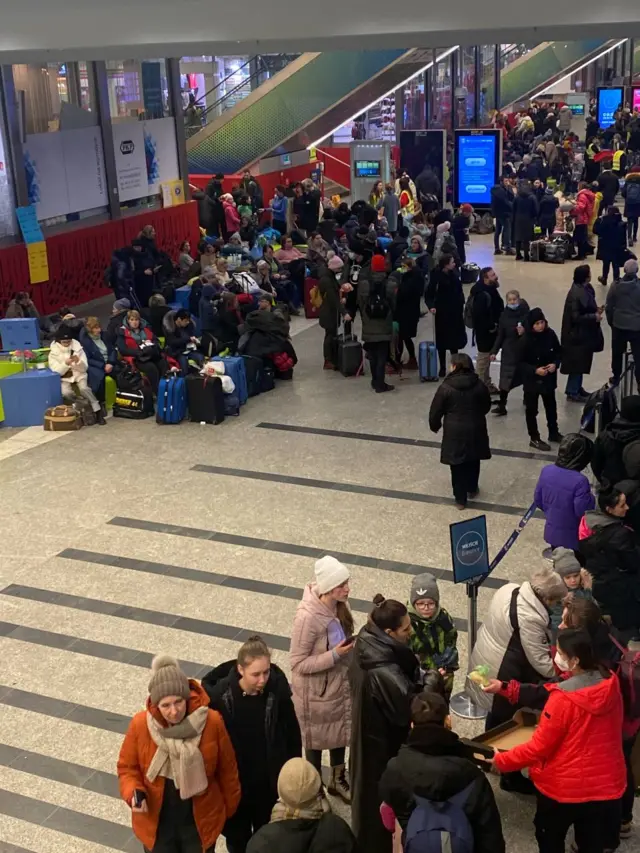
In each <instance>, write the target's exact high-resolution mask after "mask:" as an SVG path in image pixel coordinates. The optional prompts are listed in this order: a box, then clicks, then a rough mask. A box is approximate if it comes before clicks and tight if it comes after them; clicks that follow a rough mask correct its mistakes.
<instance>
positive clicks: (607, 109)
mask: <svg viewBox="0 0 640 853" xmlns="http://www.w3.org/2000/svg"><path fill="white" fill-rule="evenodd" d="M623 101H624V89H623V88H622V87H621V86H616V87H614V88H613V89H598V112H597V119H598V124H599V125H600V127H603V128H606V127H611V125H612V124H613V122H614V121H615V119H614V117H613V114H614V113H615V111H616V110H617V109H618V108H619V107H620V104H622V102H623Z"/></svg>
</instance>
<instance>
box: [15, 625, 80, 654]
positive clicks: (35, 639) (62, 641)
mask: <svg viewBox="0 0 640 853" xmlns="http://www.w3.org/2000/svg"><path fill="white" fill-rule="evenodd" d="M9 637H10V639H11V640H22V641H23V642H25V643H37V644H38V645H40V646H49V647H50V648H53V649H68V648H69V647H70V646H71V645H73V643H74V642H75V641H76V638H75V637H69V636H67V635H66V634H55V633H54V632H53V631H42V630H40V628H27V627H25V626H22V625H21V626H20V627H18V628H16V629H15V631H12V633H11V634H10V635H9Z"/></svg>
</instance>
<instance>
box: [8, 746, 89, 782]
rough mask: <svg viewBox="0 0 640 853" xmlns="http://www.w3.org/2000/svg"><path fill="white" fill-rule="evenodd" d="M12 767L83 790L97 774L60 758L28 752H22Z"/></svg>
mask: <svg viewBox="0 0 640 853" xmlns="http://www.w3.org/2000/svg"><path fill="white" fill-rule="evenodd" d="M11 767H12V769H13V770H21V771H22V772H23V773H31V774H32V775H34V776H42V778H44V779H51V780H52V781H54V782H64V784H65V785H74V786H75V787H76V788H81V787H82V786H83V785H84V783H85V782H86V781H87V779H89V777H90V776H92V775H93V774H94V773H95V770H93V768H91V767H84V766H83V765H82V764H74V763H72V762H70V761H62V760H60V759H59V758H52V757H51V756H48V755H39V754H38V753H36V752H27V751H24V752H22V754H21V755H20V756H19V757H18V758H16V760H15V761H14V762H13V763H12V765H11Z"/></svg>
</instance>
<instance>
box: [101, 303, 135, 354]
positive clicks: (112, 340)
mask: <svg viewBox="0 0 640 853" xmlns="http://www.w3.org/2000/svg"><path fill="white" fill-rule="evenodd" d="M130 310H131V302H130V301H129V300H128V299H116V301H115V302H114V303H113V305H112V306H111V316H110V317H109V322H108V323H107V328H106V329H105V336H106V340H107V343H108V344H109V345H110V346H112V347H115V345H116V338H117V337H118V329H119V328H120V326H121V325H122V324H123V323H124V321H125V317H126V316H127V311H130Z"/></svg>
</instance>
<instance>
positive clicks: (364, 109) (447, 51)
mask: <svg viewBox="0 0 640 853" xmlns="http://www.w3.org/2000/svg"><path fill="white" fill-rule="evenodd" d="M459 47H460V45H459V44H455V45H454V46H453V47H450V48H449V49H448V50H445V52H444V53H441V54H440V56H437V57H436V60H435V61H436V62H440V60H441V59H446V58H447V56H449V55H450V54H452V53H453V52H454V51H456V50H457V49H458V48H459ZM432 66H433V62H430V63H429V64H428V65H425V66H423V67H422V68H420V70H419V71H415V72H414V73H413V74H411V76H410V77H407V78H406V80H403V81H402V83H396V85H395V86H394V87H393V89H389V91H388V92H385V94H384V95H381V96H380V97H379V98H376V99H375V101H371V103H370V104H369V105H368V106H366V107H364V108H363V109H359V110H358V111H357V112H355V113H354V114H353V115H352V116H351V118H348V119H346V121H341V122H340V124H339V125H338V126H337V127H334V128H333V130H330V131H329V133H325V135H324V136H321V137H320V138H319V139H316V141H315V142H312V143H311V145H307V151H309V150H310V149H311V148H317V147H318V145H320V144H321V143H323V142H324V141H325V139H328V138H329V137H330V136H333V134H334V133H335V132H336V131H337V130H339V129H340V128H341V127H342V126H343V125H345V124H348V123H349V122H350V121H353V120H354V119H355V118H357V117H358V116H359V115H362V113H366V112H367V110H370V109H371V107H375V105H376V104H379V103H380V101H383V100H384V99H385V98H388V97H389V95H393V94H394V93H395V92H397V91H398V89H400V88H401V87H402V86H406V85H407V83H408V82H409V81H410V80H413V78H414V77H418V76H419V75H420V74H424V72H425V71H428V70H429V68H431V67H432Z"/></svg>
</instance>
